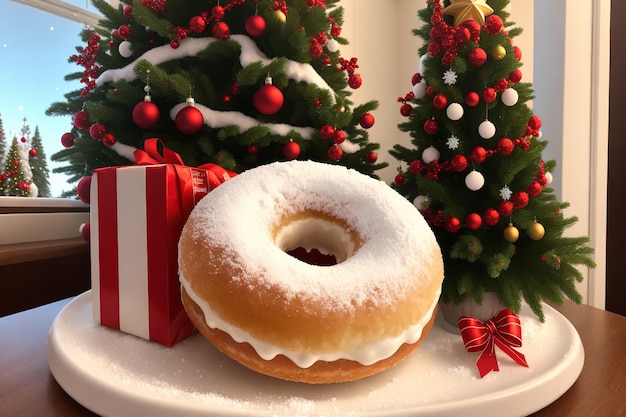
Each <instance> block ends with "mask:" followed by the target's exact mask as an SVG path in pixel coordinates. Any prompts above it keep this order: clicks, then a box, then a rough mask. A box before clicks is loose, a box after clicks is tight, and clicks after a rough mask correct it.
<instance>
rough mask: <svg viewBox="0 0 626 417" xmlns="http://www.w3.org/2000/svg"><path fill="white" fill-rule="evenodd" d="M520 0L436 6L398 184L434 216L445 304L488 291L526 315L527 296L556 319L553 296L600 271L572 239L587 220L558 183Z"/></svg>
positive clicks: (410, 104)
mask: <svg viewBox="0 0 626 417" xmlns="http://www.w3.org/2000/svg"><path fill="white" fill-rule="evenodd" d="M507 4H508V0H489V1H486V0H457V1H452V4H450V2H448V1H445V2H442V1H440V0H429V1H427V6H426V7H425V8H424V9H422V10H420V11H419V12H418V15H419V17H420V18H421V20H422V21H423V22H424V25H423V26H422V27H421V28H419V29H416V30H414V34H415V35H417V36H419V37H421V38H422V39H423V40H424V41H425V43H424V46H423V47H422V48H421V49H420V51H419V52H420V56H421V57H422V58H421V60H420V61H421V64H420V69H419V71H418V73H416V74H415V75H414V77H413V80H412V82H413V89H412V91H411V92H410V93H408V94H407V95H406V96H404V97H401V98H400V99H399V101H401V102H402V105H401V110H400V111H401V113H402V114H403V115H404V116H406V117H407V121H406V122H404V123H401V124H400V125H399V128H400V130H402V131H405V132H409V133H410V135H411V138H412V139H411V143H412V145H413V147H411V148H408V147H403V146H399V145H396V146H395V147H394V149H393V150H392V151H390V152H391V154H392V155H393V156H394V157H395V158H396V159H397V160H399V161H401V162H404V163H405V164H406V165H405V167H404V169H402V168H401V169H400V172H399V173H398V176H397V177H396V181H395V184H394V187H395V188H396V189H397V190H398V191H399V192H400V193H401V194H403V195H404V196H406V197H407V198H408V199H409V200H411V201H413V202H414V204H415V206H416V207H417V208H418V209H419V210H420V211H421V212H422V213H423V215H424V216H425V218H426V219H427V220H428V222H429V223H430V225H431V226H432V228H433V230H434V232H435V234H436V236H437V239H438V241H439V243H440V245H441V248H442V252H443V255H444V262H445V280H444V285H443V291H442V301H443V302H446V303H453V304H458V303H460V302H461V301H463V300H465V299H466V298H467V297H472V298H473V299H474V300H475V301H476V302H478V303H481V302H482V297H483V294H484V293H485V292H495V293H496V294H497V296H498V299H499V300H500V302H501V303H502V304H503V305H504V306H506V307H508V308H510V309H512V310H513V311H515V312H519V310H520V308H521V302H522V299H524V300H525V301H526V302H527V303H528V304H529V306H530V307H531V309H532V310H533V311H534V313H535V314H536V315H537V316H538V317H539V318H540V319H541V320H543V319H544V315H543V310H542V305H541V302H542V301H544V300H545V301H549V302H553V303H557V304H558V303H561V302H562V301H563V298H564V297H563V296H564V295H565V296H567V297H568V298H570V299H571V300H573V301H575V302H576V303H580V302H581V296H580V294H579V293H578V291H577V290H576V286H575V284H576V282H577V281H578V282H580V281H582V279H583V276H582V274H581V273H580V271H578V270H577V269H576V267H575V266H576V265H584V266H587V267H593V266H594V262H593V261H592V259H591V255H592V253H593V249H592V248H590V247H589V246H588V241H589V239H588V238H587V237H565V236H563V232H564V231H565V229H567V228H568V227H569V226H572V225H573V224H574V223H575V222H576V221H577V218H576V217H565V216H564V213H563V210H564V209H565V208H567V207H568V204H567V203H565V202H560V201H559V200H558V199H557V198H556V197H555V194H554V191H553V190H552V189H551V188H549V187H548V184H549V182H550V178H551V175H552V174H551V172H552V171H553V169H554V167H555V162H554V161H544V160H543V159H542V151H543V149H544V148H545V146H546V144H547V142H545V141H543V140H541V130H540V129H541V120H540V119H539V117H537V116H536V115H534V114H533V112H532V110H531V109H530V108H529V107H528V105H527V102H528V101H529V100H531V99H532V98H533V91H532V86H531V85H530V84H529V83H523V82H521V78H522V73H521V71H520V67H521V66H522V63H521V52H520V51H519V49H518V48H517V47H515V46H514V45H513V38H514V37H515V36H517V35H519V34H520V33H521V29H520V28H516V27H513V26H514V25H513V23H512V22H508V21H507V19H508V17H509V14H508V13H507V12H506V11H505V7H506V6H507Z"/></svg>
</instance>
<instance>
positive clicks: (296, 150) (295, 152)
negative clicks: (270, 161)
mask: <svg viewBox="0 0 626 417" xmlns="http://www.w3.org/2000/svg"><path fill="white" fill-rule="evenodd" d="M283 155H285V158H287V159H296V158H297V157H298V156H300V145H298V144H297V143H296V142H294V141H293V140H290V141H289V142H287V143H285V145H284V146H283Z"/></svg>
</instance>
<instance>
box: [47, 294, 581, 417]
mask: <svg viewBox="0 0 626 417" xmlns="http://www.w3.org/2000/svg"><path fill="white" fill-rule="evenodd" d="M544 310H545V315H546V321H545V323H540V322H539V321H538V320H537V319H536V318H535V317H534V315H533V314H532V313H531V311H530V309H528V308H527V307H525V308H524V309H523V310H522V312H521V314H520V320H521V322H522V335H523V346H522V347H521V348H519V349H518V350H519V351H520V352H522V353H523V354H524V355H525V356H526V359H527V361H528V364H529V368H525V367H522V366H519V365H517V364H516V363H515V362H513V360H512V359H510V358H509V357H508V356H506V355H505V354H504V353H503V352H502V351H500V350H498V349H497V348H496V354H497V357H498V362H499V366H500V371H499V372H491V373H490V374H488V375H486V376H485V377H484V378H482V379H481V378H480V377H479V375H478V371H477V369H476V366H475V361H476V359H477V357H478V354H477V353H467V352H466V351H465V350H464V348H463V341H462V339H461V336H459V335H455V334H452V333H449V332H448V331H446V330H444V329H443V327H442V326H441V323H440V322H439V318H438V319H437V323H436V324H435V326H434V327H433V329H432V331H431V332H430V333H429V334H428V336H427V337H426V339H425V340H424V342H423V343H422V344H421V345H420V346H419V347H418V349H417V350H416V351H415V352H413V354H411V355H410V356H409V357H408V358H407V359H406V360H405V361H403V362H402V363H400V364H399V365H398V366H396V367H395V368H393V369H390V370H388V371H386V372H383V373H381V374H378V375H375V376H372V377H369V378H366V379H364V380H361V381H357V382H349V383H342V384H330V385H307V384H299V383H292V382H286V381H281V380H277V379H274V378H270V377H266V376H263V375H260V374H257V373H255V372H253V371H250V370H248V369H246V368H244V367H243V366H241V365H239V364H238V363H236V362H234V361H232V360H231V359H229V358H227V357H226V356H224V355H223V354H221V353H220V352H219V351H217V350H216V349H215V348H213V346H212V345H211V344H210V343H209V342H208V341H206V340H205V339H204V338H203V337H202V336H201V335H199V334H197V335H195V336H192V337H191V338H189V339H186V340H184V341H183V342H181V343H179V344H177V345H176V346H174V347H172V348H167V347H164V346H161V345H159V344H156V343H152V342H149V341H146V340H143V339H141V338H138V337H135V336H132V335H128V334H125V333H122V332H118V331H115V330H112V329H109V328H106V327H102V326H100V325H98V324H96V323H95V322H94V320H93V318H92V305H91V291H88V292H86V293H84V294H81V295H79V296H78V297H77V298H75V299H74V300H72V301H71V302H70V303H69V304H68V305H67V306H66V307H65V308H64V309H63V310H62V311H61V312H60V313H59V315H58V316H57V318H56V319H55V321H54V323H53V324H52V328H51V329H50V336H49V340H48V347H47V355H48V365H49V367H50V370H51V372H52V374H53V375H54V377H55V379H56V380H57V381H58V383H59V384H60V385H61V387H62V388H63V389H64V390H65V391H66V392H67V393H68V394H69V395H70V396H72V397H73V398H74V399H75V400H76V401H78V402H79V403H80V404H82V405H83V406H85V407H86V408H88V409H90V410H92V411H93V412H95V413H98V414H100V415H103V416H111V417H125V416H129V417H130V416H132V417H137V416H150V417H161V416H163V417H171V416H177V417H192V416H255V417H257V416H259V417H261V416H380V417H391V416H395V417H399V416H402V417H408V416H420V417H423V416H428V417H433V416H437V417H443V416H446V417H447V416H453V415H462V416H464V417H472V416H480V417H490V416H493V417H502V416H527V415H528V414H531V413H533V412H535V411H538V410H540V409H541V408H543V407H545V406H547V405H549V404H550V403H552V402H553V401H555V400H556V399H557V398H559V397H560V396H561V395H562V394H563V393H565V391H567V390H568V389H569V388H570V387H571V386H572V384H573V383H574V382H575V381H576V379H577V378H578V376H579V375H580V372H581V371H582V367H583V363H584V350H583V346H582V342H581V340H580V337H579V335H578V333H577V332H576V330H575V329H574V327H573V326H572V324H571V323H570V322H569V321H568V320H567V319H566V318H565V317H563V316H562V315H561V314H559V313H558V312H557V311H556V310H554V309H553V308H551V307H549V306H547V305H544Z"/></svg>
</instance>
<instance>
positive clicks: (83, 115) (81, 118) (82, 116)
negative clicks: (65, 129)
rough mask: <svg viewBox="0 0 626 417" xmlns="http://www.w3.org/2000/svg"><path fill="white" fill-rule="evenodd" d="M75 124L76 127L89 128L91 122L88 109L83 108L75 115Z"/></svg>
mask: <svg viewBox="0 0 626 417" xmlns="http://www.w3.org/2000/svg"><path fill="white" fill-rule="evenodd" d="M73 121H74V126H75V127H76V129H80V130H87V129H89V126H90V124H91V122H90V121H89V113H87V111H86V110H81V111H79V112H78V113H76V114H75V115H74V118H73Z"/></svg>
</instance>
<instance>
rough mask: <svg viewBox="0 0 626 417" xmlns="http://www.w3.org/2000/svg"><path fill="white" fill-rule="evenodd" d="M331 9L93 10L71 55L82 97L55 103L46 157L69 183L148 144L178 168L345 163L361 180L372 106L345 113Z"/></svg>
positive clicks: (336, 10)
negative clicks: (59, 129)
mask: <svg viewBox="0 0 626 417" xmlns="http://www.w3.org/2000/svg"><path fill="white" fill-rule="evenodd" d="M337 3H338V0H291V1H287V2H285V1H281V2H278V1H274V2H272V1H258V0H230V1H222V2H219V1H217V0H214V1H208V2H190V1H187V0H141V1H139V0H134V1H132V2H122V4H120V5H119V7H118V8H117V9H114V8H112V7H111V6H109V4H108V2H107V1H105V0H96V1H94V5H95V6H96V7H97V8H98V9H99V10H100V11H101V12H102V14H103V15H104V16H105V19H103V20H102V21H101V27H99V28H97V29H95V30H93V29H90V30H86V31H84V32H83V34H82V37H83V40H84V41H85V42H86V43H87V45H86V46H85V47H81V48H77V50H78V52H77V53H76V54H75V55H74V56H73V57H72V60H74V61H75V62H76V63H77V64H79V65H81V66H82V67H84V71H83V72H80V73H76V74H70V75H69V76H68V77H67V78H69V79H80V80H81V81H82V82H83V83H84V84H85V86H84V88H83V89H82V90H81V91H76V92H73V93H70V94H68V95H67V96H66V97H67V102H63V103H54V104H52V105H51V107H50V108H49V109H48V113H49V114H52V115H72V116H73V121H74V128H73V129H72V131H71V132H68V133H67V134H66V135H64V138H63V139H62V141H63V143H64V145H65V146H66V147H68V148H67V149H64V150H62V151H60V152H58V153H56V154H55V155H53V157H52V159H53V160H55V161H61V162H65V163H67V165H66V166H63V167H61V168H55V169H54V170H53V171H54V172H63V173H66V174H68V175H70V176H71V178H70V180H71V181H75V180H78V179H79V178H80V177H82V176H83V175H85V174H89V173H90V172H91V171H92V170H93V169H94V168H98V167H103V166H112V165H126V164H129V163H130V162H132V150H134V149H135V148H141V147H142V145H143V142H144V140H145V139H147V138H151V137H158V138H160V139H162V140H163V142H164V143H165V145H166V146H167V147H168V148H170V149H172V150H174V151H175V152H177V153H179V154H180V155H181V157H182V158H183V160H184V161H185V163H186V164H187V165H191V166H197V165H199V164H202V163H207V162H212V163H217V164H220V165H222V166H223V167H224V168H226V169H230V170H233V171H238V172H240V171H243V170H245V169H247V168H251V167H255V166H258V165H261V164H265V163H269V162H273V161H278V160H289V159H295V158H300V159H312V160H317V161H322V162H327V163H337V164H343V165H346V166H348V167H351V168H354V169H357V170H359V171H361V172H363V173H365V174H368V175H372V176H376V175H375V171H376V170H378V169H380V168H383V167H385V166H386V165H387V164H385V163H376V159H377V154H376V150H377V149H378V148H379V145H378V144H375V143H371V142H369V138H368V132H367V131H366V130H365V129H367V128H369V127H371V126H372V124H373V123H374V118H373V116H372V114H371V113H370V112H371V111H373V110H375V109H376V107H377V102H375V101H370V102H367V103H364V104H362V105H358V106H353V103H352V102H351V100H350V95H351V92H350V91H349V88H352V89H354V88H358V87H359V86H360V85H361V82H362V80H361V77H360V75H359V73H358V61H357V59H355V58H352V59H345V58H343V57H342V56H341V55H340V51H339V49H340V46H341V45H343V44H347V40H346V39H344V38H343V37H341V25H342V23H343V9H342V8H341V7H339V6H338V5H337Z"/></svg>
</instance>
